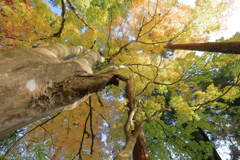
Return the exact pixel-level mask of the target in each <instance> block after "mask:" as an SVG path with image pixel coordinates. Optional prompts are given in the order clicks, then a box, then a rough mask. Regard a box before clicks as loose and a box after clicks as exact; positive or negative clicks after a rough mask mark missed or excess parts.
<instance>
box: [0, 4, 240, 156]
mask: <svg viewBox="0 0 240 160" xmlns="http://www.w3.org/2000/svg"><path fill="white" fill-rule="evenodd" d="M233 2H234V1H233V0H227V1H226V0H219V1H215V0H196V3H195V6H194V7H191V6H189V5H185V4H183V3H179V2H178V1H177V0H155V1H151V0H108V1H104V0H81V1H75V0H49V1H43V0H4V1H1V2H0V7H1V8H0V14H1V16H0V18H1V22H2V24H1V28H0V30H1V32H0V49H1V50H6V49H19V48H36V47H44V46H48V45H52V44H64V45H73V46H78V45H81V46H84V47H85V48H88V49H91V50H93V51H98V52H100V53H101V55H102V56H103V57H105V61H104V62H98V63H95V64H94V66H93V68H92V70H93V73H106V72H108V71H109V70H114V71H117V72H118V73H119V74H120V75H122V77H124V78H122V79H121V77H119V78H120V79H121V80H122V81H125V82H126V83H127V85H126V83H125V82H121V83H120V84H119V86H107V87H106V88H105V90H103V91H101V92H97V93H95V94H92V95H91V96H90V97H89V98H88V99H87V100H86V101H85V102H84V103H81V104H80V106H79V107H77V108H75V109H74V110H70V111H62V112H60V113H58V114H53V115H51V116H50V115H49V116H47V117H45V118H43V119H40V120H39V121H36V122H34V123H31V124H29V125H27V126H25V127H23V128H21V129H18V130H16V131H15V132H14V133H12V134H9V135H7V136H6V137H5V138H3V139H2V140H1V145H0V148H1V150H0V155H2V157H3V158H4V157H5V158H6V159H7V158H13V159H14V158H16V159H29V158H31V157H35V158H36V159H38V158H44V159H65V158H67V159H75V158H78V159H112V158H113V157H116V156H117V155H118V154H119V153H122V152H121V151H122V150H124V149H123V147H124V145H125V149H126V148H127V144H128V143H127V142H128V141H129V142H130V141H131V137H134V135H135V134H136V136H135V137H134V138H135V140H136V137H138V138H140V137H139V135H142V137H143V139H142V140H144V141H145V142H146V144H147V145H146V146H145V147H146V148H147V150H148V151H149V152H148V153H147V154H150V156H151V159H199V160H201V159H221V154H219V152H221V150H217V149H218V148H221V146H222V144H223V143H225V144H226V145H227V146H228V148H229V150H230V153H229V156H231V158H232V159H237V158H238V156H239V148H238V145H239V142H240V141H239V131H238V128H239V105H240V85H239V84H240V83H239V81H240V72H239V71H240V64H239V60H240V55H236V54H222V53H209V52H205V53H202V54H198V53H195V52H191V51H182V50H175V51H173V50H168V49H166V48H165V46H166V45H168V44H181V43H198V42H207V41H208V40H209V36H210V33H211V32H213V31H217V30H218V29H220V26H221V24H222V22H223V17H226V16H228V15H226V12H225V11H226V10H227V9H229V7H231V6H232V4H233ZM54 7H60V9H61V15H60V16H58V15H57V14H56V13H54V11H53V9H54ZM239 40H240V39H239V33H236V34H235V35H233V37H232V38H230V39H228V40H225V39H223V38H222V39H220V40H218V41H219V42H232V41H239ZM79 57H80V55H77V56H75V57H74V58H72V59H77V58H79ZM72 59H67V58H66V61H69V60H72ZM19 61H21V59H19ZM4 76H6V75H5V74H4V72H0V78H1V77H4ZM2 95H4V93H1V96H2ZM126 121H127V122H126ZM140 133H141V134H140ZM125 136H127V137H126V138H125ZM129 144H130V143H129ZM134 145H135V143H134ZM130 151H131V150H130ZM133 152H134V151H133ZM133 157H134V154H133ZM222 158H223V157H222ZM135 159H137V158H136V157H135ZM146 159H147V158H146Z"/></svg>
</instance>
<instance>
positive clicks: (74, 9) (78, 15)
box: [67, 0, 93, 31]
mask: <svg viewBox="0 0 240 160" xmlns="http://www.w3.org/2000/svg"><path fill="white" fill-rule="evenodd" d="M67 1H68V3H69V5H70V7H71V9H72V10H73V12H74V13H75V15H76V16H77V18H78V19H80V20H81V21H82V22H83V23H84V24H85V26H87V27H88V28H89V29H91V30H92V31H93V29H92V28H91V27H90V26H89V25H88V24H87V22H86V21H85V20H84V19H83V17H82V16H81V15H80V14H79V13H78V11H77V9H76V8H75V6H74V5H73V3H72V1H71V0H67Z"/></svg>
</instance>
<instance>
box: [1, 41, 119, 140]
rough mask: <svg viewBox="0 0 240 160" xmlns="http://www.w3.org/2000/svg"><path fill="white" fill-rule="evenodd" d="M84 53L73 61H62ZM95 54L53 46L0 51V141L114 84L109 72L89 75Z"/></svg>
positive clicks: (114, 76) (80, 48)
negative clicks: (23, 127) (15, 131)
mask: <svg viewBox="0 0 240 160" xmlns="http://www.w3.org/2000/svg"><path fill="white" fill-rule="evenodd" d="M81 53H85V55H84V56H83V57H81V58H79V59H77V60H73V61H63V60H64V59H67V58H70V57H73V56H76V55H78V54H81ZM100 60H101V57H100V55H99V53H98V52H92V51H89V50H87V49H85V48H83V47H81V46H79V47H73V46H63V45H53V46H48V47H44V48H36V49H16V50H2V51H0V64H1V66H0V107H1V111H0V138H3V137H4V136H5V135H7V134H9V133H11V132H12V131H14V130H16V129H18V128H21V127H22V126H24V125H27V124H29V123H32V122H34V121H36V120H38V119H40V118H43V117H46V116H49V115H51V114H54V113H58V112H60V111H62V110H69V109H73V108H75V107H76V106H77V105H79V104H80V103H81V102H82V101H83V100H84V99H85V98H86V97H88V96H89V95H90V94H91V93H94V92H98V91H100V90H102V89H103V88H104V87H105V86H106V85H109V84H117V83H118V81H117V76H116V74H115V73H113V72H108V73H105V74H91V73H92V69H91V66H92V64H93V63H95V62H97V61H100ZM74 103H75V104H74Z"/></svg>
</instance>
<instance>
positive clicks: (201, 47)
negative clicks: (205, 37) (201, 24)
mask: <svg viewBox="0 0 240 160" xmlns="http://www.w3.org/2000/svg"><path fill="white" fill-rule="evenodd" d="M165 48H167V49H181V50H196V51H208V52H221V53H230V54H232V53H233V54H240V42H208V43H186V44H168V45H167V46H165Z"/></svg>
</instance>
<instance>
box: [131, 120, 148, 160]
mask: <svg viewBox="0 0 240 160" xmlns="http://www.w3.org/2000/svg"><path fill="white" fill-rule="evenodd" d="M139 123H140V122H139ZM138 125H139V124H138ZM133 159H134V160H150V159H151V158H150V154H149V151H148V146H147V142H146V139H145V135H144V132H143V131H142V130H141V132H140V133H139V135H138V137H137V141H136V144H135V146H134V149H133Z"/></svg>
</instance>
